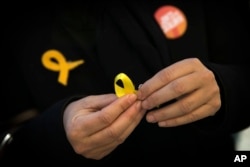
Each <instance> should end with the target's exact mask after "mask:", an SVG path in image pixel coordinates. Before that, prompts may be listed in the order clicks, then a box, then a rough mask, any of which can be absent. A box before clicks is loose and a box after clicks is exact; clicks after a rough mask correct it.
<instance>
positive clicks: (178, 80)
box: [137, 58, 221, 127]
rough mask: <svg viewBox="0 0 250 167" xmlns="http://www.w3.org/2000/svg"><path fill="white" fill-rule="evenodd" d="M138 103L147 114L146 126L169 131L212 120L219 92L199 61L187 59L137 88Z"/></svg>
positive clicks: (211, 76) (211, 74)
mask: <svg viewBox="0 0 250 167" xmlns="http://www.w3.org/2000/svg"><path fill="white" fill-rule="evenodd" d="M137 95H138V99H140V100H142V108H144V109H146V110H150V109H153V108H154V107H156V106H159V105H160V104H163V103H166V102H169V101H172V100H176V101H175V102H173V103H171V104H169V105H165V106H162V107H160V108H157V107H156V108H155V109H153V110H152V111H150V112H148V113H147V115H146V119H147V121H148V122H151V123H156V122H158V125H159V126H160V127H173V126H178V125H183V124H187V123H191V122H194V121H197V120H200V119H202V118H205V117H208V116H213V115H214V114H215V113H216V112H217V111H218V110H219V108H220V107H221V98H220V90H219V87H218V85H217V82H216V80H215V76H214V74H213V72H212V71H210V70H209V69H207V68H206V67H205V66H204V65H203V64H202V63H201V62H200V60H198V59H196V58H189V59H185V60H182V61H179V62H177V63H175V64H173V65H171V66H169V67H166V68H165V69H163V70H161V71H159V72H158V73H157V74H156V75H155V76H153V77H152V78H151V79H149V80H148V81H146V82H145V83H143V84H142V86H140V88H139V90H138V92H137Z"/></svg>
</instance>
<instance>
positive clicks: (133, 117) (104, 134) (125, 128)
mask: <svg viewBox="0 0 250 167" xmlns="http://www.w3.org/2000/svg"><path fill="white" fill-rule="evenodd" d="M144 114H145V110H144V111H141V102H140V101H137V102H136V103H135V104H134V105H132V106H131V107H130V108H129V109H128V110H127V111H126V112H124V113H122V114H121V115H120V116H119V118H117V119H116V120H115V121H114V122H113V123H112V125H110V126H108V127H107V128H105V129H102V130H101V131H99V132H98V133H95V134H93V135H92V136H91V137H90V138H89V140H91V141H92V142H95V143H94V144H95V145H96V146H97V147H98V145H99V146H100V144H101V145H104V144H109V143H115V144H117V145H118V144H121V143H123V142H124V140H125V139H126V138H127V137H128V136H129V134H131V132H132V131H133V130H134V128H135V127H136V126H137V125H138V124H139V122H140V121H141V119H142V118H143V116H144ZM103 139H105V140H103ZM100 141H103V142H101V143H100Z"/></svg>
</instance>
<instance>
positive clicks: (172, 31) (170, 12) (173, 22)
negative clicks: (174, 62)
mask: <svg viewBox="0 0 250 167" xmlns="http://www.w3.org/2000/svg"><path fill="white" fill-rule="evenodd" d="M154 17H155V19H156V21H157V22H158V24H159V25H160V27H161V29H162V31H163V32H164V34H165V36H166V37H167V38H168V39H176V38H179V37H181V36H182V35H183V34H184V33H185V32H186V29H187V19H186V16H185V15H184V13H183V12H182V11H181V10H180V9H179V8H177V7H175V6H171V5H166V6H161V7H160V8H158V9H157V10H156V12H155V14H154Z"/></svg>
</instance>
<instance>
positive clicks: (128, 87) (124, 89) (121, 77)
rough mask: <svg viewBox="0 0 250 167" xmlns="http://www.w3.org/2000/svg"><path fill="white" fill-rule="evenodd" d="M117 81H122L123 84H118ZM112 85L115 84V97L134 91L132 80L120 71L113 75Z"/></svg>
mask: <svg viewBox="0 0 250 167" xmlns="http://www.w3.org/2000/svg"><path fill="white" fill-rule="evenodd" d="M119 81H121V82H122V84H123V86H120V85H118V82H119ZM114 86H115V93H116V96H117V97H121V96H123V95H125V94H129V93H135V92H136V90H135V86H134V84H133V82H132V81H131V80H130V78H129V77H128V76H127V75H126V74H124V73H120V74H118V75H117V76H116V77H115V82H114Z"/></svg>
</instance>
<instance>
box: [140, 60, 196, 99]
mask: <svg viewBox="0 0 250 167" xmlns="http://www.w3.org/2000/svg"><path fill="white" fill-rule="evenodd" d="M200 64H201V63H200V62H199V60H198V59H196V58H190V59H185V60H183V61H179V62H177V63H175V64H173V65H171V66H169V67H167V68H165V69H163V70H161V71H159V72H158V73H157V74H156V75H154V76H153V77H152V78H150V79H149V80H147V81H146V82H145V83H143V84H142V85H141V86H140V88H139V90H138V91H137V96H138V99H140V100H144V99H145V98H147V97H148V96H149V95H151V94H152V93H153V92H154V91H156V90H158V89H160V88H162V87H163V86H164V85H166V84H168V83H170V82H171V81H173V80H175V79H176V78H179V77H181V76H184V75H187V74H190V73H192V72H194V71H195V68H196V67H197V65H199V66H200Z"/></svg>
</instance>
